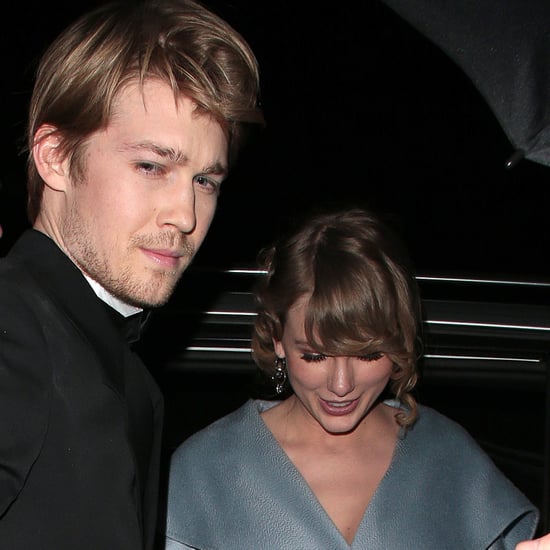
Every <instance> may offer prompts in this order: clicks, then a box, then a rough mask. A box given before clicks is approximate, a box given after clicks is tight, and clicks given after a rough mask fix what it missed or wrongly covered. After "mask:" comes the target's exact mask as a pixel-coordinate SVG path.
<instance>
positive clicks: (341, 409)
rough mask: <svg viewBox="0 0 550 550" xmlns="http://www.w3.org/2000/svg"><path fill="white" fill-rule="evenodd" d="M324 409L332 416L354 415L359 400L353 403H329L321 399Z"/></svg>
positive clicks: (352, 401)
mask: <svg viewBox="0 0 550 550" xmlns="http://www.w3.org/2000/svg"><path fill="white" fill-rule="evenodd" d="M320 402H321V407H322V409H323V410H324V411H325V412H326V413H327V414H330V415H331V416H345V415H346V414H350V413H352V412H353V411H354V410H355V409H356V408H357V405H358V403H359V399H353V400H351V401H349V400H347V401H327V400H325V399H321V400H320Z"/></svg>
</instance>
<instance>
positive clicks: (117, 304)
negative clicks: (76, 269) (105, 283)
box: [82, 273, 143, 317]
mask: <svg viewBox="0 0 550 550" xmlns="http://www.w3.org/2000/svg"><path fill="white" fill-rule="evenodd" d="M82 274H83V275H84V277H85V278H86V280H87V281H88V283H89V284H90V286H91V287H92V289H93V291H94V292H95V293H96V295H97V297H98V298H99V299H100V300H101V301H103V302H105V303H106V304H107V305H109V306H111V307H112V308H113V309H114V310H116V311H118V313H120V314H121V315H122V316H123V317H129V316H130V315H134V314H135V313H140V312H141V311H143V309H142V308H140V307H136V306H131V305H130V304H127V303H125V302H123V301H122V300H121V299H120V298H117V297H116V296H113V295H112V294H111V293H110V292H108V291H107V290H105V289H104V288H103V287H102V286H101V285H100V284H99V283H98V282H97V281H94V280H93V279H92V278H91V277H88V275H86V274H85V273H82Z"/></svg>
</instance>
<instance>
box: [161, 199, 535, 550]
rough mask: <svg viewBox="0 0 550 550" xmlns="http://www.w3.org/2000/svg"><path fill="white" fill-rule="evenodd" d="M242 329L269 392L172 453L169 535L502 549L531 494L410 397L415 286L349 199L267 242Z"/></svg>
mask: <svg viewBox="0 0 550 550" xmlns="http://www.w3.org/2000/svg"><path fill="white" fill-rule="evenodd" d="M263 267H264V268H265V269H266V270H267V275H266V277H265V278H263V279H262V280H261V282H260V286H259V287H258V289H257V293H256V296H257V303H258V311H257V313H258V315H257V318H256V321H255V326H254V334H253V340H252V347H253V356H254V359H255V361H256V363H257V364H258V366H259V367H260V368H261V369H263V370H264V371H266V372H268V373H269V375H270V376H271V377H272V379H273V381H274V384H275V387H276V391H277V393H278V394H279V399H277V400H274V401H262V400H250V401H248V402H247V403H245V404H244V405H243V406H242V407H241V408H240V409H238V410H237V411H235V412H234V413H232V414H230V415H228V416H226V417H225V418H223V419H221V420H219V421H217V422H215V423H214V424H213V425H211V426H209V427H207V428H206V429H205V430H203V431H201V432H199V433H198V434H195V435H194V436H192V437H191V438H189V439H188V440H187V441H186V442H184V443H183V444H182V445H181V446H180V448H179V449H178V450H177V451H176V453H175V455H174V457H173V460H172V465H171V474H170V488H169V503H168V527H167V548H169V549H177V548H198V549H206V548H208V549H209V550H212V549H224V550H230V549H239V550H242V549H246V550H267V549H278V550H286V549H288V550H290V549H292V550H295V549H299V550H309V549H311V550H324V549H327V550H338V549H349V548H352V549H376V550H379V549H386V548H387V549H392V550H396V549H411V550H419V549H422V550H442V549H445V550H448V549H455V548H456V549H464V550H477V549H487V548H490V549H493V550H495V549H508V548H509V549H513V548H514V546H515V544H517V543H518V542H519V541H521V540H524V539H526V538H530V537H531V536H532V535H533V532H534V529H535V527H536V524H537V521H538V512H537V510H536V509H535V507H534V506H533V505H532V504H531V503H530V502H529V501H528V500H527V498H526V497H525V496H524V495H523V494H521V493H520V492H519V491H518V490H517V489H516V488H515V487H514V486H513V485H512V483H511V482H510V481H508V480H507V479H506V478H505V477H504V476H503V475H502V474H501V473H500V472H499V471H498V470H497V468H496V467H495V466H494V465H493V463H492V462H491V460H490V459H489V457H488V456H487V455H486V454H485V453H484V452H483V451H482V450H481V449H480V448H479V447H478V445H477V444H476V443H475V442H474V440H473V439H472V438H471V437H470V436H469V435H468V434H467V433H466V432H465V431H464V430H463V429H462V428H460V427H459V426H458V425H457V424H455V423H454V422H452V421H451V420H449V419H447V418H445V417H443V416H442V415H440V414H438V413H437V412H435V411H434V410H432V409H429V408H427V407H423V406H420V405H417V403H416V401H415V399H414V397H413V395H412V390H413V389H414V387H415V384H416V381H417V370H416V360H417V357H418V336H417V331H418V326H419V300H418V298H417V292H416V287H415V283H414V279H413V277H412V276H411V275H410V273H409V270H408V268H407V261H406V256H405V254H404V253H403V250H402V249H401V246H400V243H399V242H398V241H397V240H396V239H395V238H394V237H393V236H392V235H391V234H390V232H389V231H388V229H387V228H386V227H384V226H383V225H382V224H381V223H380V221H378V220H377V219H376V218H375V217H374V216H373V215H372V214H370V213H369V212H366V211H364V210H360V209H352V210H346V211H340V212H335V213H325V214H318V215H317V216H314V217H313V218H311V219H310V220H308V221H307V222H306V223H305V224H303V225H302V226H301V227H300V228H299V229H298V230H297V231H296V232H295V233H293V234H291V235H290V236H288V237H287V238H286V239H283V240H281V241H280V242H279V243H278V244H277V245H275V246H274V247H272V248H271V249H269V250H268V251H267V253H266V254H265V255H264V259H263Z"/></svg>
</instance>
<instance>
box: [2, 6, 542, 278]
mask: <svg viewBox="0 0 550 550" xmlns="http://www.w3.org/2000/svg"><path fill="white" fill-rule="evenodd" d="M97 3H98V2H96V1H91V0H87V1H81V2H78V3H77V2H73V3H68V2H59V1H58V2H50V3H46V2H44V3H40V4H39V3H36V4H33V3H31V4H29V3H23V2H22V3H20V4H18V5H16V6H15V7H11V8H9V9H6V10H4V15H5V19H4V25H3V27H4V32H3V33H2V37H1V40H2V44H1V46H2V52H3V54H2V58H3V67H2V72H1V75H0V93H1V105H2V106H1V116H2V119H1V124H2V129H3V131H2V147H1V160H2V168H3V170H2V172H0V181H1V183H2V188H1V189H0V223H1V224H2V225H3V227H4V238H3V239H2V240H1V241H0V255H2V254H3V253H5V252H6V250H7V249H8V247H9V246H10V245H11V243H12V242H13V240H14V239H15V238H16V237H17V235H18V234H19V233H20V232H21V230H22V229H23V228H24V227H25V226H26V217H25V192H24V180H25V175H24V156H22V155H21V154H19V149H20V146H21V144H22V141H21V140H22V137H23V134H24V125H25V118H26V108H27V102H28V98H29V94H30V89H31V86H32V76H33V70H34V63H35V62H36V60H37V59H38V57H39V55H40V53H41V52H42V51H43V49H44V48H45V47H46V45H47V44H48V43H49V42H50V41H51V40H52V39H53V38H54V37H55V36H56V35H57V33H58V32H59V31H61V30H62V29H63V28H64V27H65V26H66V25H67V23H69V22H70V21H71V20H72V19H74V18H75V17H76V16H78V15H80V14H81V13H82V12H83V11H86V10H87V9H88V8H90V7H93V6H95V5H96V4H97ZM206 3H207V5H208V6H210V7H211V8H213V9H214V10H215V11H217V12H218V13H219V14H220V15H222V16H223V17H225V18H226V19H228V20H229V21H230V22H231V23H232V24H233V25H234V26H235V27H236V28H237V29H238V30H239V31H240V32H241V33H242V34H243V35H244V36H245V38H246V39H247V40H248V41H249V42H250V44H251V45H252V47H253V49H254V51H255V52H256V55H257V57H258V59H259V62H260V66H261V75H262V104H263V107H264V111H265V114H266V118H267V127H266V129H265V130H264V131H263V133H262V134H261V135H260V136H257V137H256V138H255V139H254V141H253V142H251V143H250V145H249V147H248V149H247V151H246V153H245V155H244V156H243V158H242V161H241V163H240V165H239V166H238V167H237V169H236V170H235V171H234V173H233V174H232V176H231V177H230V179H229V181H228V182H227V184H226V185H225V186H224V189H223V191H222V195H221V197H220V207H219V211H218V215H217V218H216V220H215V222H214V224H213V227H212V229H211V232H210V234H209V237H208V238H207V240H206V243H205V245H204V246H203V249H202V250H201V251H200V252H199V255H198V257H197V260H196V262H197V263H199V264H208V265H211V266H216V267H220V266H222V267H224V266H235V265H241V264H250V263H251V262H253V261H254V258H255V256H256V253H257V251H258V249H259V248H260V247H262V246H264V245H265V244H267V243H268V242H269V241H271V240H272V238H273V237H274V236H275V235H276V234H277V233H278V232H279V230H280V229H281V228H283V227H285V226H286V224H287V222H288V220H290V219H293V218H294V217H295V216H296V215H298V214H300V213H302V212H303V211H304V210H307V209H309V208H310V207H312V206H314V205H317V204H325V203H338V202H346V203H349V202H352V203H357V204H360V203H364V204H370V205H371V206H373V207H374V208H375V209H376V210H378V211H379V212H380V213H382V214H383V215H384V216H386V217H387V219H388V220H389V221H390V223H392V224H394V225H395V226H396V228H397V229H398V230H399V231H400V232H401V234H402V235H403V237H404V239H405V240H406V242H407V244H408V245H409V248H410V251H411V254H412V256H413V260H414V262H415V264H416V266H417V269H418V271H419V272H421V273H432V274H433V273H436V274H447V273H454V274H479V275H490V276H507V277H514V278H531V279H533V278H534V279H537V280H541V279H545V280H547V279H548V278H549V276H550V261H549V260H548V251H549V246H548V245H549V242H550V239H549V228H550V224H549V223H548V209H549V205H550V185H549V182H548V179H549V170H550V169H549V168H546V167H542V166H539V165H537V164H535V163H532V162H530V161H522V162H520V163H519V165H517V166H516V167H515V168H513V169H512V170H506V169H505V168H504V163H505V161H506V160H507V158H508V157H509V156H510V155H511V153H512V152H513V150H512V146H511V145H510V143H509V142H508V140H507V138H506V137H505V135H504V133H503V132H502V130H501V129H500V126H499V125H498V123H497V122H496V120H495V118H494V117H493V115H492V113H491V111H490V110H489V108H488V106H487V105H486V104H485V103H484V101H483V100H482V99H481V97H480V95H479V94H478V93H477V91H476V90H475V89H474V88H473V85H472V84H471V83H470V81H469V80H468V79H467V77H466V76H465V75H464V74H463V73H462V72H461V71H460V70H459V69H458V68H457V67H456V66H455V65H454V64H453V62H451V61H450V60H449V59H448V58H447V57H446V56H445V55H444V54H443V53H442V52H440V51H439V50H438V49H437V48H436V47H435V46H433V45H432V44H431V43H429V42H428V41H427V40H426V39H424V38H423V37H422V36H421V35H419V34H418V33H417V32H416V31H415V30H413V29H412V28H410V27H409V26H408V25H407V24H406V23H405V22H403V21H402V20H400V19H399V18H398V17H397V16H396V15H395V14H393V13H392V12H391V11H390V10H389V9H388V8H386V7H385V6H383V5H382V4H380V3H379V2H377V1H375V0H370V1H366V2H360V3H359V2H351V1H348V2H340V3H337V4H334V5H332V6H330V7H327V8H323V7H321V6H320V5H319V4H312V3H309V2H296V1H292V2H291V1H289V0H280V1H278V2H260V1H257V0H256V1H254V0H232V1H218V0H216V1H214V0H212V1H210V2H206Z"/></svg>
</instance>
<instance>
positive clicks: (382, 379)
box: [274, 297, 393, 434]
mask: <svg viewBox="0 0 550 550" xmlns="http://www.w3.org/2000/svg"><path fill="white" fill-rule="evenodd" d="M307 302H308V297H304V298H302V299H299V300H298V301H297V302H296V304H295V305H294V306H293V307H292V308H291V309H290V310H289V312H288V315H287V319H286V324H285V327H284V331H283V337H282V339H281V340H280V341H274V345H275V353H276V354H277V356H278V357H285V358H286V361H287V371H288V379H289V382H290V384H291V386H292V389H293V390H294V393H295V396H296V397H295V399H296V403H297V405H298V406H300V407H303V410H304V411H305V412H307V413H308V414H309V415H310V416H311V417H313V418H314V419H315V420H316V421H317V422H318V423H319V424H320V425H321V426H322V427H323V428H324V430H325V431H327V432H329V433H335V434H336V433H347V432H350V431H353V430H354V429H355V428H356V427H357V426H358V425H359V423H360V422H361V421H362V420H363V419H364V418H365V416H366V415H367V413H368V412H369V411H370V410H371V408H372V407H373V405H374V404H375V402H376V400H377V399H378V397H379V396H380V394H381V393H382V391H383V390H384V388H385V387H386V385H387V383H388V381H389V379H390V377H391V375H392V371H393V365H392V361H391V360H390V358H389V357H387V356H386V355H384V354H383V353H372V354H369V355H365V356H357V357H356V356H327V355H324V354H322V353H320V352H319V351H318V350H314V349H311V347H310V346H309V344H308V343H307V339H306V336H305V329H304V319H305V311H306V307H307Z"/></svg>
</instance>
